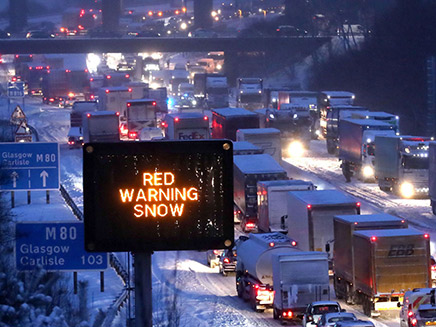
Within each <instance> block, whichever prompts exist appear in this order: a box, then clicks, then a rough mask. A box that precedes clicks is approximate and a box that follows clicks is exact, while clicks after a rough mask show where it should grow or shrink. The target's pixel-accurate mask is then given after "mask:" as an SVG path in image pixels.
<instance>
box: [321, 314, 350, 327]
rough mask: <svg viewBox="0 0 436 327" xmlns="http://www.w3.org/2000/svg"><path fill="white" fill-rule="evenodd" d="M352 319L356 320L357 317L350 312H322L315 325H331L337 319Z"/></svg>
mask: <svg viewBox="0 0 436 327" xmlns="http://www.w3.org/2000/svg"><path fill="white" fill-rule="evenodd" d="M353 320H357V318H356V316H355V315H354V314H353V313H351V312H332V313H326V314H323V315H322V316H321V318H319V320H318V322H317V323H316V325H317V327H333V326H334V325H335V324H336V323H337V322H339V321H353Z"/></svg>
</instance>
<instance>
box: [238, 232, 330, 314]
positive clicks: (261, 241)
mask: <svg viewBox="0 0 436 327" xmlns="http://www.w3.org/2000/svg"><path fill="white" fill-rule="evenodd" d="M236 252H237V265H236V290H237V293H238V296H239V297H240V298H243V299H244V300H249V301H250V305H251V307H252V308H253V310H256V311H264V310H265V309H267V308H271V307H272V308H273V317H274V319H280V320H281V321H282V322H284V321H286V320H293V321H295V320H296V318H299V317H300V316H301V315H302V314H303V312H304V310H305V309H306V307H307V305H308V304H310V303H311V302H313V301H317V300H318V301H319V300H328V299H329V298H330V295H329V276H328V261H327V255H326V254H325V253H319V252H303V251H300V250H299V249H298V248H297V242H295V240H293V239H292V238H289V237H287V236H285V235H283V234H281V233H262V234H250V235H249V236H248V237H247V236H241V237H240V238H239V240H238V241H237V242H236Z"/></svg>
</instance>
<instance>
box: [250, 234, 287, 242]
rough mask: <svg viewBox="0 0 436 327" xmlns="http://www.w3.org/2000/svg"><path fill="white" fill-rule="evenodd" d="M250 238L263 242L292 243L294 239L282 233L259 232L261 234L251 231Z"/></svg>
mask: <svg viewBox="0 0 436 327" xmlns="http://www.w3.org/2000/svg"><path fill="white" fill-rule="evenodd" d="M249 238H250V240H253V241H255V242H258V243H261V244H269V243H271V242H273V243H290V242H292V241H294V240H293V239H292V238H290V237H289V236H286V235H285V234H282V233H259V234H255V233H250V235H249Z"/></svg>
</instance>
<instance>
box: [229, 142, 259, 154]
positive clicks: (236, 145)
mask: <svg viewBox="0 0 436 327" xmlns="http://www.w3.org/2000/svg"><path fill="white" fill-rule="evenodd" d="M262 153H263V149H262V148H260V147H258V146H256V145H254V144H252V143H250V142H247V141H236V142H233V155H234V156H237V155H241V154H262Z"/></svg>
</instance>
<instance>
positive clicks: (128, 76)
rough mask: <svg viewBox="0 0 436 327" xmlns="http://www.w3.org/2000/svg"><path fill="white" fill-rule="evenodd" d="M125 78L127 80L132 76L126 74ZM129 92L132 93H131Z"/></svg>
mask: <svg viewBox="0 0 436 327" xmlns="http://www.w3.org/2000/svg"><path fill="white" fill-rule="evenodd" d="M124 77H125V78H130V75H129V74H126V75H124ZM129 92H131V91H129Z"/></svg>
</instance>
